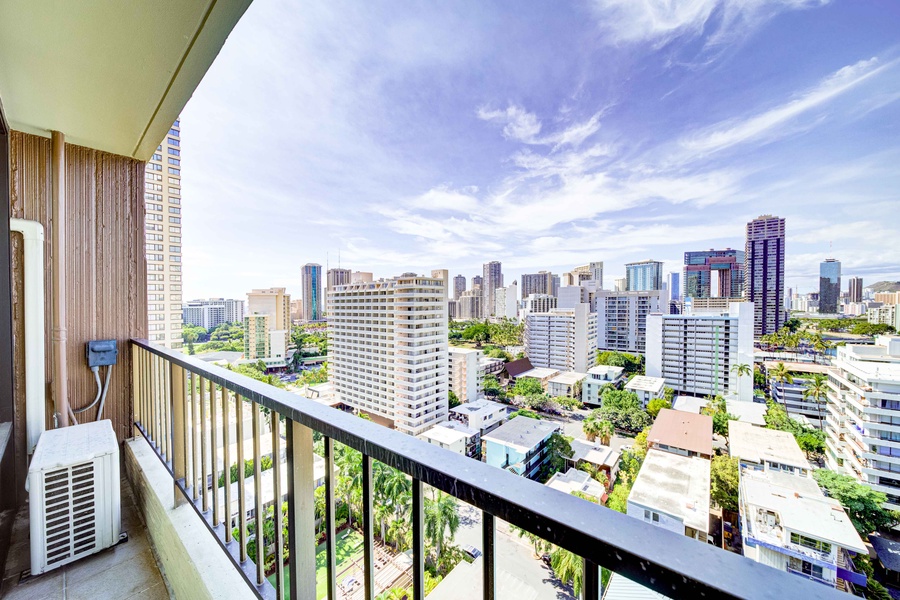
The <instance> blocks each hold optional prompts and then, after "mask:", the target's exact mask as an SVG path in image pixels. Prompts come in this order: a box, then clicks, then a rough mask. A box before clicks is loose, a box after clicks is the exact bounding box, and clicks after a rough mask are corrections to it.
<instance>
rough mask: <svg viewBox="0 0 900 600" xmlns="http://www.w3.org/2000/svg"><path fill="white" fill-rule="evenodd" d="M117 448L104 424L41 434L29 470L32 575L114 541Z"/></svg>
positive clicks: (116, 533) (119, 522)
mask: <svg viewBox="0 0 900 600" xmlns="http://www.w3.org/2000/svg"><path fill="white" fill-rule="evenodd" d="M119 478H120V475H119V444H118V442H117V441H116V434H115V433H114V432H113V429H112V423H111V422H110V421H109V420H104V421H97V422H94V423H84V424H82V425H74V426H72V427H63V428H61V429H53V430H50V431H46V432H44V433H43V434H42V435H41V438H40V441H38V445H37V449H36V450H35V452H34V457H33V458H32V460H31V466H30V467H29V468H28V485H27V489H28V490H29V517H30V520H31V574H32V575H40V574H41V573H45V572H47V571H51V570H53V569H55V568H57V567H61V566H62V565H65V564H68V563H70V562H73V561H76V560H78V559H79V558H82V557H84V556H88V555H90V554H93V553H95V552H99V551H100V550H103V549H104V548H109V547H110V546H113V545H114V544H116V543H117V542H118V541H119V530H120V529H121V526H122V516H121V504H120V497H119V483H120V479H119Z"/></svg>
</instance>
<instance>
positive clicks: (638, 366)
mask: <svg viewBox="0 0 900 600" xmlns="http://www.w3.org/2000/svg"><path fill="white" fill-rule="evenodd" d="M597 364H598V365H609V366H611V367H622V368H623V369H624V370H625V374H626V375H630V374H632V373H637V374H641V373H643V372H644V364H643V361H642V359H641V357H640V356H636V355H634V354H629V353H627V352H615V351H613V350H604V351H602V352H600V351H598V352H597Z"/></svg>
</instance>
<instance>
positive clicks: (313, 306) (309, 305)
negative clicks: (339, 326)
mask: <svg viewBox="0 0 900 600" xmlns="http://www.w3.org/2000/svg"><path fill="white" fill-rule="evenodd" d="M302 280H303V318H304V319H305V320H307V321H321V320H322V319H323V318H324V311H325V305H324V303H323V302H322V265H317V264H315V263H307V264H305V265H303V277H302Z"/></svg>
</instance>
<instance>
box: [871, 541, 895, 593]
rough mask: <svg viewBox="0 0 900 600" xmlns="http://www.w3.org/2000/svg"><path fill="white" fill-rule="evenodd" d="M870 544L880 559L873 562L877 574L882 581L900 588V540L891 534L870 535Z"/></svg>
mask: <svg viewBox="0 0 900 600" xmlns="http://www.w3.org/2000/svg"><path fill="white" fill-rule="evenodd" d="M869 543H870V544H872V548H874V549H875V554H876V556H877V557H878V560H877V561H873V566H874V567H875V572H876V573H878V575H879V576H880V579H881V581H883V582H884V583H886V584H887V585H890V586H892V587H895V588H897V587H900V540H898V539H897V536H896V535H895V534H894V533H893V532H891V533H890V534H885V533H871V534H869Z"/></svg>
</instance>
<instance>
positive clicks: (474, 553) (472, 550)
mask: <svg viewBox="0 0 900 600" xmlns="http://www.w3.org/2000/svg"><path fill="white" fill-rule="evenodd" d="M462 549H463V552H465V553H466V554H468V555H469V556H471V557H472V559H476V558H478V557H479V556H481V550H479V549H478V548H476V547H475V546H470V545H468V544H466V545H465V546H463V547H462Z"/></svg>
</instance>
